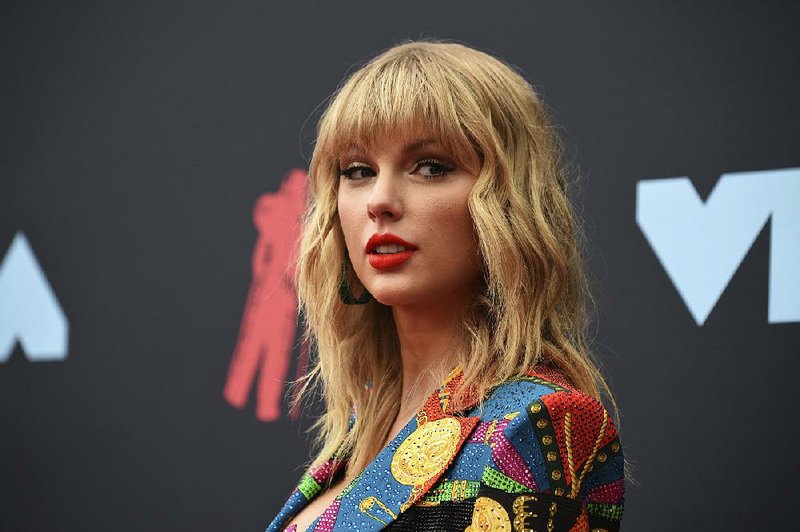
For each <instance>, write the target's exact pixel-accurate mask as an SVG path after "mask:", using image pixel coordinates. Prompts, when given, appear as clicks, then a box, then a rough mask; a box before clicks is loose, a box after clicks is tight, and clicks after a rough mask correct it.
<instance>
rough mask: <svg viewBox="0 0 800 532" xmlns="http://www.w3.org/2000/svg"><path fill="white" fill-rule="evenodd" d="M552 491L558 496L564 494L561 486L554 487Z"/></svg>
mask: <svg viewBox="0 0 800 532" xmlns="http://www.w3.org/2000/svg"><path fill="white" fill-rule="evenodd" d="M553 493H554V494H555V495H558V496H559V497H560V496H562V495H564V490H562V489H561V488H556V489H554V490H553Z"/></svg>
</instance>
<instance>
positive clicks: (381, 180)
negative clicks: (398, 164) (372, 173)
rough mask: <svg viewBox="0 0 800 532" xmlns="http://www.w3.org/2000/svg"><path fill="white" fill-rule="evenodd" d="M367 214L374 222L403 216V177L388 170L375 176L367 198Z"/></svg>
mask: <svg viewBox="0 0 800 532" xmlns="http://www.w3.org/2000/svg"><path fill="white" fill-rule="evenodd" d="M367 214H368V215H369V218H370V220H372V221H373V222H380V221H388V220H399V219H400V218H401V217H402V216H403V201H402V183H401V179H399V178H398V177H397V176H394V175H393V174H392V173H390V172H386V171H384V172H380V173H379V174H378V175H377V176H376V177H375V179H374V180H373V181H372V189H371V190H370V193H369V198H368V199H367Z"/></svg>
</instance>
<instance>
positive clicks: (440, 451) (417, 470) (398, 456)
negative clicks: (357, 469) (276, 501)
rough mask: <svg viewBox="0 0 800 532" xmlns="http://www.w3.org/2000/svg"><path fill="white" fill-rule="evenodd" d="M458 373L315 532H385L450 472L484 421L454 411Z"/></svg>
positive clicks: (314, 527) (355, 482)
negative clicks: (452, 402)
mask: <svg viewBox="0 0 800 532" xmlns="http://www.w3.org/2000/svg"><path fill="white" fill-rule="evenodd" d="M461 377H462V372H461V370H460V369H459V368H456V369H455V370H453V372H451V374H450V375H449V376H448V378H447V379H446V380H445V382H444V383H443V384H442V386H440V387H439V389H437V390H436V391H435V392H434V393H432V394H431V395H430V396H429V397H428V399H427V400H426V402H425V405H424V406H423V408H422V410H420V412H419V413H418V414H417V415H416V416H415V417H414V418H413V419H412V420H411V421H409V422H408V424H406V426H405V427H404V428H403V430H401V431H400V433H399V434H398V435H397V436H396V437H395V438H394V439H393V440H392V441H391V442H389V444H388V445H387V446H386V447H385V448H384V449H383V450H382V451H381V452H380V453H379V454H378V456H377V457H376V458H375V459H374V460H373V461H372V462H371V463H370V464H369V465H368V466H367V467H366V468H365V469H364V471H363V472H362V473H361V474H360V475H359V476H358V477H356V479H354V480H353V482H351V484H350V485H349V486H348V487H347V488H345V490H344V491H343V492H342V494H341V495H340V496H339V497H338V498H337V499H336V501H334V503H333V504H331V506H329V507H328V509H327V510H326V511H325V512H324V513H323V514H322V516H320V518H319V519H317V521H315V523H314V524H313V525H312V527H311V528H310V529H311V530H313V531H314V532H330V531H338V530H359V531H361V530H364V531H366V530H380V529H382V528H384V527H386V526H388V525H389V524H390V523H392V522H393V521H394V520H396V519H397V518H398V516H399V515H400V514H401V513H403V512H405V511H406V510H408V509H409V508H410V507H411V506H413V505H414V503H416V502H417V501H419V500H420V499H421V498H422V497H423V496H424V495H425V494H426V493H427V492H428V490H430V489H431V487H432V486H433V485H434V484H436V482H437V481H438V480H439V478H440V477H441V476H442V474H443V473H444V472H445V471H446V470H447V469H448V467H450V464H451V463H452V462H453V459H454V458H455V457H456V455H457V454H458V452H459V451H460V450H461V447H462V446H463V445H464V443H465V442H466V441H467V439H468V438H469V435H470V434H471V433H472V431H473V430H474V429H475V427H476V425H477V424H478V421H479V419H480V418H479V417H462V416H459V415H457V414H458V413H459V412H461V411H464V410H466V409H467V408H469V407H471V406H474V404H475V402H477V401H475V400H474V399H471V401H472V402H471V404H467V405H463V404H462V405H461V407H460V408H459V412H455V411H453V410H452V409H451V404H450V397H451V395H452V394H453V393H454V392H455V390H456V389H457V387H458V385H459V383H460V382H461Z"/></svg>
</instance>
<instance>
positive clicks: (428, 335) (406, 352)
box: [392, 300, 467, 417]
mask: <svg viewBox="0 0 800 532" xmlns="http://www.w3.org/2000/svg"><path fill="white" fill-rule="evenodd" d="M466 306H467V304H466V302H463V303H459V304H456V305H454V302H453V301H452V300H451V301H447V303H446V304H442V305H435V304H433V305H431V304H425V305H418V306H395V307H392V314H393V316H394V321H395V325H396V327H397V336H398V338H399V340H400V357H401V361H402V366H403V388H402V395H401V402H400V411H399V412H400V414H399V417H404V416H406V415H411V414H413V413H415V412H417V411H418V410H419V408H421V407H422V404H423V403H424V401H425V399H426V398H427V397H428V396H429V395H430V394H431V393H432V392H433V390H434V389H436V388H437V387H438V386H439V385H440V384H441V383H442V381H443V380H444V378H445V377H446V376H447V374H448V373H449V372H450V371H451V370H452V369H453V367H454V366H455V364H456V361H457V355H458V352H457V349H458V348H459V347H460V346H459V342H458V336H459V327H460V321H461V319H462V317H463V315H464V310H465V309H466ZM409 412H410V413H409Z"/></svg>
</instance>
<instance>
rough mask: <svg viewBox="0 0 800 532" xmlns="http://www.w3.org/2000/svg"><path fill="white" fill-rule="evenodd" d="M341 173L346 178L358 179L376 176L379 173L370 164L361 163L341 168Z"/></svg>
mask: <svg viewBox="0 0 800 532" xmlns="http://www.w3.org/2000/svg"><path fill="white" fill-rule="evenodd" d="M339 175H341V176H342V177H344V178H345V179H352V180H354V181H358V180H359V179H366V178H368V177H375V176H376V175H377V174H376V173H375V170H373V169H372V168H370V167H369V166H367V165H365V164H361V163H352V164H348V165H347V166H346V167H345V168H343V169H341V170H339Z"/></svg>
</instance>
